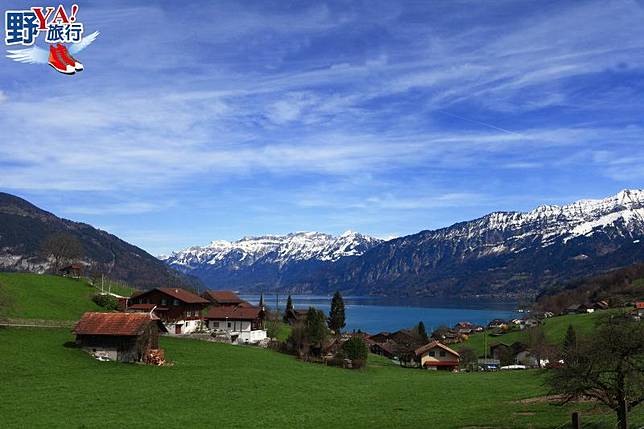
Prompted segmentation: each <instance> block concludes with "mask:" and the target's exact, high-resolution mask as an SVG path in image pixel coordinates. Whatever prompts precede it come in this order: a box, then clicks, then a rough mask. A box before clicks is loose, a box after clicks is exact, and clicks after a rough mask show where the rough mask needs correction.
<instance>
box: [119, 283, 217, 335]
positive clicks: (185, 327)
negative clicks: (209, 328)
mask: <svg viewBox="0 0 644 429" xmlns="http://www.w3.org/2000/svg"><path fill="white" fill-rule="evenodd" d="M209 304H210V301H208V300H206V299H204V298H202V297H200V296H199V295H195V294H194V293H192V292H188V291H187V290H185V289H180V288H155V289H152V290H149V291H147V292H142V293H139V294H136V295H133V296H132V297H131V298H130V300H129V304H128V311H141V312H151V311H154V314H156V315H158V316H159V318H160V319H161V320H162V321H163V323H165V325H166V328H168V331H170V333H173V334H189V333H191V332H194V331H195V330H197V329H198V328H199V327H200V324H201V319H202V314H201V313H202V311H203V310H204V309H205V308H206V307H207V306H208V305H209Z"/></svg>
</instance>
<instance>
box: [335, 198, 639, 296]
mask: <svg viewBox="0 0 644 429" xmlns="http://www.w3.org/2000/svg"><path fill="white" fill-rule="evenodd" d="M643 241H644V191H642V190H624V191H622V192H619V193H618V194H617V195H614V196H612V197H609V198H605V199H601V200H581V201H577V202H575V203H572V204H569V205H564V206H555V205H543V206H539V207H537V208H536V209H534V210H532V211H530V212H526V213H520V212H495V213H490V214H488V215H486V216H483V217H481V218H479V219H475V220H472V221H468V222H461V223H457V224H455V225H452V226H450V227H447V228H442V229H438V230H434V231H422V232H420V233H418V234H414V235H410V236H406V237H401V238H398V239H394V240H390V241H388V242H386V243H382V244H381V245H379V246H377V247H376V248H375V249H373V250H372V251H370V252H369V253H368V254H367V255H365V256H364V257H362V258H360V259H359V260H357V261H356V262H355V263H354V264H352V265H351V267H349V269H348V270H347V271H346V272H344V273H340V275H339V276H338V277H334V278H332V279H330V280H329V282H328V287H330V288H333V287H334V286H336V287H338V286H340V285H342V284H351V285H353V287H354V289H356V290H359V291H368V292H369V293H389V291H391V290H392V289H394V288H395V289H396V290H397V293H401V292H402V291H403V290H404V291H406V293H409V294H422V295H435V294H464V295H471V294H480V293H488V294H496V293H514V292H517V293H518V292H521V291H536V290H538V289H540V288H542V287H544V286H547V285H550V284H552V283H555V282H561V281H566V280H569V279H572V278H575V277H579V276H584V275H589V274H593V273H596V272H600V271H603V270H607V269H612V268H617V267H620V266H624V265H628V264H630V263H634V262H638V261H641V260H644V245H643V244H642V242H643Z"/></svg>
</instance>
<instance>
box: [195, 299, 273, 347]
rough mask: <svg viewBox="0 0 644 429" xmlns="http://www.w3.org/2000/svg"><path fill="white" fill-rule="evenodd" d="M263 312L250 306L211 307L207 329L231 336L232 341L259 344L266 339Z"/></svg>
mask: <svg viewBox="0 0 644 429" xmlns="http://www.w3.org/2000/svg"><path fill="white" fill-rule="evenodd" d="M263 313H264V312H263V310H262V309H261V308H259V307H249V306H241V305H237V306H219V307H214V306H213V307H210V308H209V309H208V311H207V313H206V315H205V317H204V323H205V325H206V328H207V329H210V330H212V331H213V332H214V333H218V334H225V335H227V336H230V339H231V341H233V342H239V343H257V342H259V341H262V340H263V339H265V338H266V331H265V330H264V329H263Z"/></svg>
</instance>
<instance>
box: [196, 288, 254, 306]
mask: <svg viewBox="0 0 644 429" xmlns="http://www.w3.org/2000/svg"><path fill="white" fill-rule="evenodd" d="M201 297H202V298H204V299H207V300H208V301H210V303H211V304H212V305H213V306H233V307H235V306H238V305H245V304H248V303H247V302H246V301H244V300H243V299H241V298H240V297H239V296H238V295H237V294H236V293H235V292H233V291H231V290H207V291H205V292H204V293H202V294H201ZM249 305H250V304H249Z"/></svg>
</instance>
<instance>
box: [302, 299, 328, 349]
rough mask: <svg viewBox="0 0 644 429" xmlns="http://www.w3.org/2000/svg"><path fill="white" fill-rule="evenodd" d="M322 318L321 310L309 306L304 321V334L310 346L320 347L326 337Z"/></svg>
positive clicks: (326, 332)
mask: <svg viewBox="0 0 644 429" xmlns="http://www.w3.org/2000/svg"><path fill="white" fill-rule="evenodd" d="M324 319H325V317H324V313H323V312H322V311H320V310H317V309H315V308H313V307H309V311H308V312H307V313H306V320H305V321H304V334H305V337H306V340H307V341H308V343H309V344H310V345H311V346H317V347H321V346H322V344H323V343H324V340H326V338H327V335H328V331H327V328H326V324H325V323H324Z"/></svg>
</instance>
